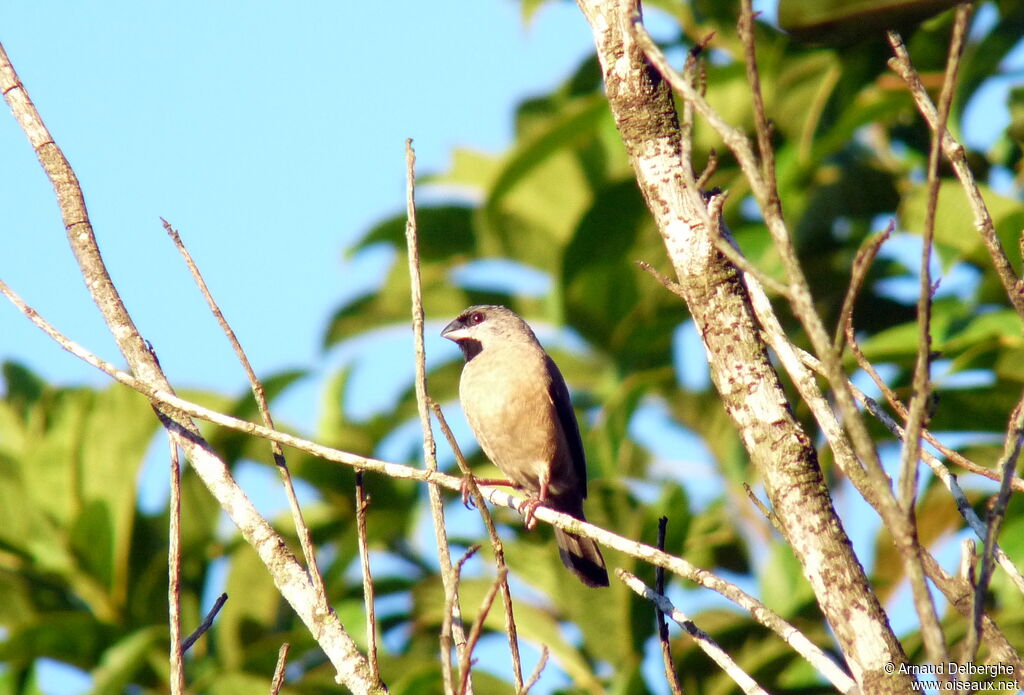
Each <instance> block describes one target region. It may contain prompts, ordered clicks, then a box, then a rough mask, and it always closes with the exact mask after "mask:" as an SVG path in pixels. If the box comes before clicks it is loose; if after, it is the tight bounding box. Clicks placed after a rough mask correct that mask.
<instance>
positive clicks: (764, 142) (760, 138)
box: [737, 0, 782, 215]
mask: <svg viewBox="0 0 1024 695" xmlns="http://www.w3.org/2000/svg"><path fill="white" fill-rule="evenodd" d="M737 29H738V30H739V37H740V41H741V42H742V43H743V51H744V54H745V56H744V58H745V60H744V61H743V63H744V64H745V65H746V69H747V83H748V84H749V85H750V95H751V99H752V102H753V106H754V131H755V132H756V134H757V150H758V154H760V156H761V176H762V177H763V178H764V182H765V185H766V187H767V189H768V205H769V206H770V207H771V208H772V210H773V211H774V214H777V215H781V214H782V203H781V202H780V201H779V187H778V184H777V183H776V180H775V149H774V148H773V147H772V132H771V126H770V125H769V123H768V116H767V114H766V113H765V108H764V97H763V96H762V94H761V79H760V77H759V76H758V70H757V45H756V42H755V41H754V10H753V7H752V5H751V0H741V2H740V19H739V23H738V24H737Z"/></svg>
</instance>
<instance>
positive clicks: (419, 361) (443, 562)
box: [405, 139, 473, 693]
mask: <svg viewBox="0 0 1024 695" xmlns="http://www.w3.org/2000/svg"><path fill="white" fill-rule="evenodd" d="M405 177H406V178H405V184H406V188H405V203H406V223H405V241H406V246H407V248H408V254H409V280H410V285H411V287H412V330H413V340H414V343H415V346H416V406H417V409H418V411H419V415H420V425H421V426H422V428H423V460H424V463H425V464H426V467H427V470H428V471H431V472H435V471H437V445H436V444H435V443H434V432H433V430H432V429H431V426H430V409H429V406H428V405H427V398H428V396H427V366H426V350H425V348H424V344H423V295H422V290H421V286H420V252H419V241H418V233H417V228H416V153H415V152H414V151H413V148H412V140H411V139H409V140H406V141H405ZM427 495H428V497H429V499H430V516H431V519H433V522H434V540H435V542H436V543H437V555H438V560H439V563H440V566H441V582H442V583H443V584H444V587H445V593H446V594H447V593H448V592H449V591H451V595H452V637H453V638H454V640H455V651H456V653H458V655H459V658H460V659H462V658H463V657H464V656H465V654H466V650H467V646H466V633H465V628H464V627H463V624H462V608H461V606H460V603H459V590H458V587H457V586H455V575H454V573H453V569H452V558H451V553H450V551H449V549H448V531H447V529H446V528H445V521H444V502H443V501H442V500H441V491H440V490H439V489H438V488H437V486H436V485H430V486H428V487H427ZM441 656H442V659H447V658H448V655H446V654H442V655H441ZM468 688H469V690H468V692H469V693H472V692H473V684H472V681H470V682H469V684H468Z"/></svg>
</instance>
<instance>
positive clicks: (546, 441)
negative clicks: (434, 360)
mask: <svg viewBox="0 0 1024 695" xmlns="http://www.w3.org/2000/svg"><path fill="white" fill-rule="evenodd" d="M459 397H460V400H461V401H462V408H463V411H464V412H465V414H466V419H467V420H468V421H469V424H470V427H472V428H473V433H474V434H475V435H476V438H477V440H478V441H479V442H480V446H481V448H482V449H483V450H484V453H485V454H486V455H487V457H488V458H489V459H491V461H492V462H493V463H494V465H496V466H497V467H498V468H499V469H500V470H501V471H502V473H504V474H505V475H506V476H508V477H509V478H510V479H511V480H512V481H513V482H515V483H517V484H519V485H521V486H523V487H524V488H526V489H528V490H533V491H535V490H536V489H538V487H539V482H538V481H539V478H540V476H541V474H542V472H544V471H545V470H551V468H552V467H553V466H555V467H558V465H559V464H560V463H561V461H560V459H561V458H563V457H564V449H565V444H564V435H563V434H562V433H561V430H560V427H559V425H558V419H557V415H556V413H555V409H554V404H553V403H552V401H551V396H550V378H549V376H548V374H547V369H546V365H545V362H544V354H543V352H540V351H533V350H510V349H504V350H494V349H485V350H484V351H483V352H482V353H481V354H480V355H478V356H477V357H476V358H474V359H473V360H471V361H470V362H468V363H467V364H466V366H465V367H464V368H463V372H462V379H461V382H460V385H459Z"/></svg>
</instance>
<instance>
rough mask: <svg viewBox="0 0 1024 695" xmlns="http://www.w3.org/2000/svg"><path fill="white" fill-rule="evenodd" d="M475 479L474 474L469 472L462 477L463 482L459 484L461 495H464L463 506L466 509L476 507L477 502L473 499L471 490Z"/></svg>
mask: <svg viewBox="0 0 1024 695" xmlns="http://www.w3.org/2000/svg"><path fill="white" fill-rule="evenodd" d="M472 480H473V474H472V473H467V474H466V475H464V476H463V477H462V483H461V484H459V496H460V497H462V506H464V507H465V508H466V509H473V508H475V507H476V502H474V501H473V496H472V494H471V492H470V489H469V487H470V485H469V484H470V482H471V481H472Z"/></svg>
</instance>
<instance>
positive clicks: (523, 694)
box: [519, 644, 548, 695]
mask: <svg viewBox="0 0 1024 695" xmlns="http://www.w3.org/2000/svg"><path fill="white" fill-rule="evenodd" d="M547 665H548V645H546V644H542V645H541V647H540V659H538V660H537V666H536V667H535V668H534V669H533V673H531V674H530V678H529V680H527V681H526V684H525V685H524V686H523V687H522V689H520V690H519V695H527V693H529V692H530V688H532V687H533V686H535V685H536V684H537V681H539V680H540V674H542V673H544V667H545V666H547Z"/></svg>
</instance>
